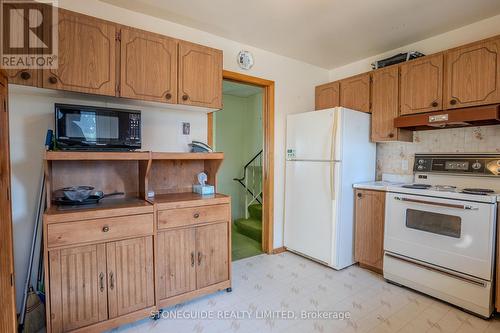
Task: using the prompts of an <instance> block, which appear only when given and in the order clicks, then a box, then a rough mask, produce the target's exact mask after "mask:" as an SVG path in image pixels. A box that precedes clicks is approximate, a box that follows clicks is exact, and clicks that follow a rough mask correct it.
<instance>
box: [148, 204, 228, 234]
mask: <svg viewBox="0 0 500 333" xmlns="http://www.w3.org/2000/svg"><path fill="white" fill-rule="evenodd" d="M228 218H229V205H227V204H226V205H213V206H199V207H189V208H179V209H168V210H161V211H159V212H158V229H167V228H173V227H180V226H185V225H192V224H198V223H206V222H217V221H227V220H228Z"/></svg>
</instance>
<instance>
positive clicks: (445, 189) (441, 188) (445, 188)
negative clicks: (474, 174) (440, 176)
mask: <svg viewBox="0 0 500 333" xmlns="http://www.w3.org/2000/svg"><path fill="white" fill-rule="evenodd" d="M434 189H435V190H436V191H443V192H455V190H456V189H457V187H456V186H452V185H435V186H434Z"/></svg>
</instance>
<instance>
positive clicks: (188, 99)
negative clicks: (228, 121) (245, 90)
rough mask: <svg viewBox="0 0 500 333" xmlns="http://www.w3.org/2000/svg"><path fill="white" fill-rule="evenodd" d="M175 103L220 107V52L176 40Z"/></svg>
mask: <svg viewBox="0 0 500 333" xmlns="http://www.w3.org/2000/svg"><path fill="white" fill-rule="evenodd" d="M178 85H179V93H178V96H179V98H178V103H179V104H185V105H193V106H201V107H207V108H216V109H220V108H222V51H221V50H216V49H212V48H209V47H206V46H202V45H198V44H193V43H189V42H185V41H179V77H178Z"/></svg>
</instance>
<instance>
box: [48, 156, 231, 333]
mask: <svg viewBox="0 0 500 333" xmlns="http://www.w3.org/2000/svg"><path fill="white" fill-rule="evenodd" d="M223 158H224V154H223V153H156V152H118V153H117V152H47V153H46V155H45V175H46V190H47V207H48V208H47V210H46V212H45V215H44V260H45V277H46V293H47V332H67V331H78V332H82V331H89V332H90V331H102V330H106V329H110V328H112V327H116V326H119V325H122V324H125V323H127V322H131V321H135V320H138V319H140V318H144V317H148V316H151V315H152V314H153V315H154V314H158V311H160V309H161V308H162V307H166V306H170V305H173V304H177V303H180V302H183V301H186V300H189V299H191V298H194V297H197V296H201V295H204V294H208V293H213V292H216V291H219V290H224V289H226V290H228V291H230V290H231V228H230V221H231V205H230V198H229V197H228V196H226V195H222V194H215V195H212V196H208V197H207V196H203V197H202V196H201V195H198V194H195V193H192V185H193V184H196V183H197V178H196V175H197V174H198V173H199V172H205V173H206V174H207V175H208V183H209V184H213V185H215V180H216V174H217V171H218V169H219V167H220V165H221V163H222V160H223ZM76 185H92V186H94V187H95V188H96V189H97V190H101V191H103V192H104V193H109V192H124V193H125V194H124V195H121V196H117V197H109V198H105V199H103V200H102V201H101V202H100V203H99V204H97V205H94V206H89V207H75V206H70V207H64V206H57V205H54V204H53V203H52V198H53V195H54V190H56V189H59V188H63V187H67V186H76ZM148 191H154V192H155V196H154V197H152V198H148V196H147V193H148Z"/></svg>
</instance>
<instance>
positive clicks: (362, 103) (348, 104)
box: [340, 73, 370, 112]
mask: <svg viewBox="0 0 500 333" xmlns="http://www.w3.org/2000/svg"><path fill="white" fill-rule="evenodd" d="M340 106H343V107H345V108H348V109H352V110H356V111H363V112H370V74H369V73H364V74H361V75H356V76H353V77H350V78H348V79H344V80H341V81H340Z"/></svg>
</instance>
